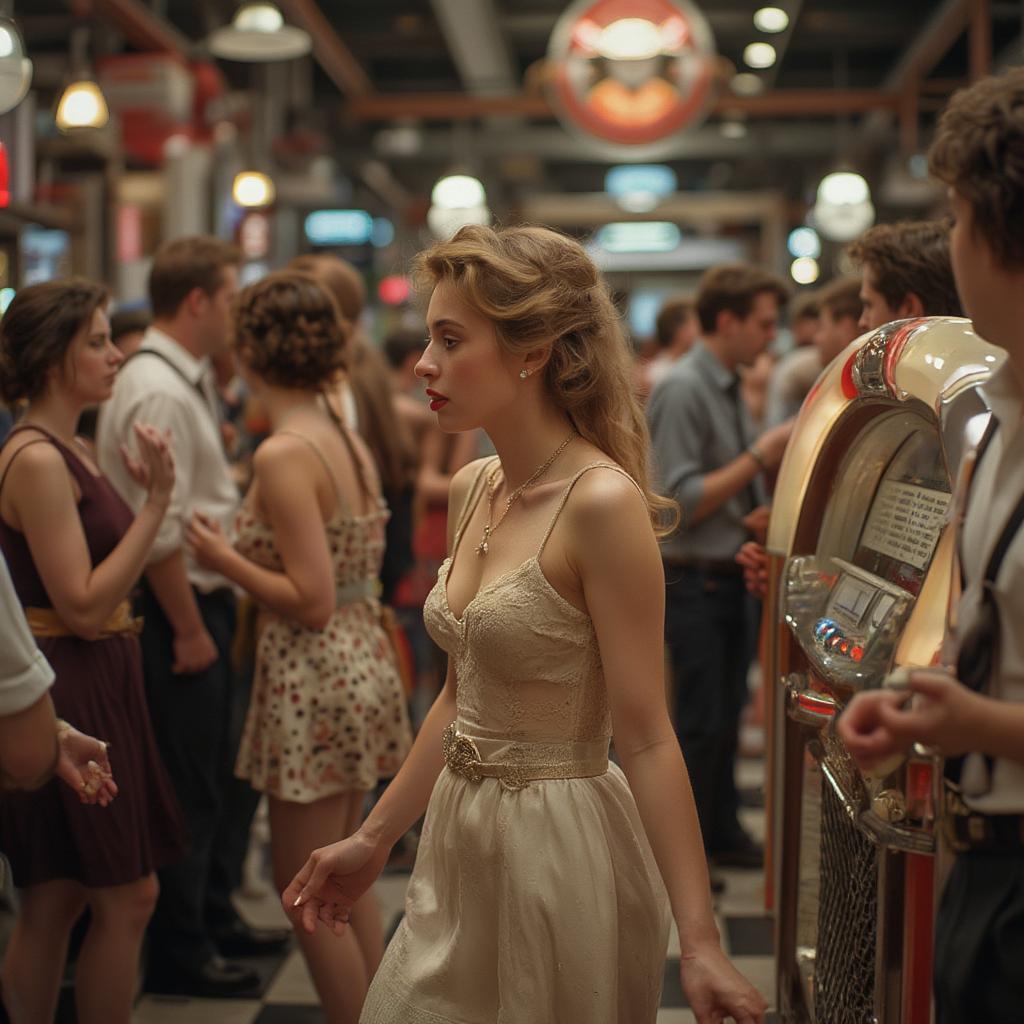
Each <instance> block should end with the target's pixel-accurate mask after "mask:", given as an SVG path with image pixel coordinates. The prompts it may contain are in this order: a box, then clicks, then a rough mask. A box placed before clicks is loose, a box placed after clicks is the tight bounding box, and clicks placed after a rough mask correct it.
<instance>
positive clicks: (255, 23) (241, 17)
mask: <svg viewBox="0 0 1024 1024" xmlns="http://www.w3.org/2000/svg"><path fill="white" fill-rule="evenodd" d="M231 24H232V26H234V28H236V29H238V31H239V32H276V31H277V30H278V29H280V28H282V27H283V25H284V18H282V17H281V12H280V11H279V10H278V9H277V8H276V7H275V6H274V5H273V4H268V3H256V4H246V5H245V6H244V7H241V8H239V10H238V13H237V14H236V15H235V16H234V18H233V19H232V20H231Z"/></svg>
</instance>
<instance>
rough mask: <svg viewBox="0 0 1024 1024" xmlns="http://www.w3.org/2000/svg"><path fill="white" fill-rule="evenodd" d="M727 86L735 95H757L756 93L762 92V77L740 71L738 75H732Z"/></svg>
mask: <svg viewBox="0 0 1024 1024" xmlns="http://www.w3.org/2000/svg"><path fill="white" fill-rule="evenodd" d="M729 88H730V89H732V91H733V92H734V93H736V95H737V96H757V95H758V93H762V92H764V79H763V78H761V77H760V76H759V75H755V74H752V73H751V72H749V71H741V72H740V73H739V74H738V75H733V76H732V79H731V80H730V82H729Z"/></svg>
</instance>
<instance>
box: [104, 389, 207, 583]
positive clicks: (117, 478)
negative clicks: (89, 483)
mask: <svg viewBox="0 0 1024 1024" xmlns="http://www.w3.org/2000/svg"><path fill="white" fill-rule="evenodd" d="M192 415H193V413H192V411H191V410H190V409H189V408H188V407H187V406H186V405H185V404H184V403H182V402H181V401H180V400H179V399H178V397H177V396H176V395H174V394H172V393H170V392H166V391H165V392H150V393H149V394H146V395H144V396H143V397H142V398H141V399H140V400H139V401H138V402H137V403H136V404H135V406H134V408H133V409H132V410H131V411H130V412H129V415H128V417H127V420H126V422H125V423H124V426H123V430H122V432H121V434H122V436H120V437H111V438H107V437H104V438H103V441H104V442H105V443H104V444H101V445H100V449H99V459H100V469H102V470H103V472H104V473H105V474H106V476H107V479H108V480H109V481H110V482H111V483H112V484H113V485H114V489H115V490H116V491H117V492H118V493H119V494H120V495H121V497H122V498H123V499H124V500H125V501H126V502H127V503H128V505H130V506H131V508H132V510H133V511H134V512H135V513H138V511H139V509H140V508H142V506H143V504H144V503H145V501H146V492H145V491H144V490H143V489H142V488H141V487H140V486H139V485H138V484H137V483H136V482H135V481H134V480H133V479H132V476H131V474H130V473H129V472H128V470H127V469H126V468H125V465H124V462H123V460H122V459H121V455H120V452H119V451H116V450H115V442H116V443H117V444H124V445H126V446H127V448H128V450H129V451H131V452H132V453H133V454H134V453H136V452H137V446H136V443H135V438H134V436H133V434H132V430H131V424H132V423H136V422H139V423H148V424H149V425H150V426H153V427H156V429H157V430H160V431H163V430H170V432H171V447H172V450H173V452H174V466H175V479H174V490H173V491H172V492H171V500H170V503H169V504H168V506H167V512H166V514H165V515H164V518H163V521H162V522H161V523H160V529H159V531H158V532H157V535H156V538H155V539H154V541H153V544H152V546H151V547H150V550H149V556H148V558H147V564H152V563H153V562H159V561H162V560H163V559H164V558H166V557H167V556H168V555H171V554H173V553H174V552H175V551H177V550H178V549H179V548H180V547H181V546H182V544H183V543H184V541H185V527H186V525H187V522H186V517H187V515H188V513H189V507H190V503H191V496H190V495H189V493H188V482H189V481H190V480H192V479H193V476H194V468H193V460H194V458H195V452H194V449H193V435H194V433H195V428H194V426H193V424H192V423H191V416H192Z"/></svg>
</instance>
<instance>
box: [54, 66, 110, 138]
mask: <svg viewBox="0 0 1024 1024" xmlns="http://www.w3.org/2000/svg"><path fill="white" fill-rule="evenodd" d="M109 119H110V114H109V112H108V111H107V101H106V100H105V99H104V98H103V93H102V92H100V87H99V86H98V85H97V84H96V83H95V82H91V81H89V79H87V78H86V79H82V80H81V81H79V82H73V83H72V84H71V85H69V86H68V87H67V89H65V90H64V95H63V96H61V98H60V103H58V104H57V115H56V121H57V127H58V128H59V129H60V130H61V131H62V132H67V131H73V130H74V129H76V128H102V127H103V126H104V125H105V124H106V123H107V121H108V120H109Z"/></svg>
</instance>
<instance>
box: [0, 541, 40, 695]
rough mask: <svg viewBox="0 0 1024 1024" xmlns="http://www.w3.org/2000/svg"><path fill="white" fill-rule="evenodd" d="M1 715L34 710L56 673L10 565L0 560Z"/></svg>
mask: <svg viewBox="0 0 1024 1024" xmlns="http://www.w3.org/2000/svg"><path fill="white" fill-rule="evenodd" d="M0 616H3V619H2V622H3V626H2V629H3V640H2V642H0V715H16V714H18V713H19V712H21V711H24V710H25V709H26V708H30V707H32V705H33V704H35V703H36V701H38V700H39V698H40V697H42V696H43V694H44V693H46V691H47V690H48V689H49V688H50V687H51V686H52V685H53V669H52V668H51V667H50V663H49V662H48V661H47V660H46V658H44V657H43V653H42V651H40V650H39V648H38V647H37V646H36V642H35V638H34V637H33V636H32V634H31V632H29V628H28V623H27V622H26V621H25V613H24V612H23V611H22V607H21V603H20V602H19V600H18V595H17V594H16V593H15V590H14V584H13V583H12V582H11V574H10V573H9V572H8V570H7V563H6V562H5V561H4V560H3V559H2V558H0Z"/></svg>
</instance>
